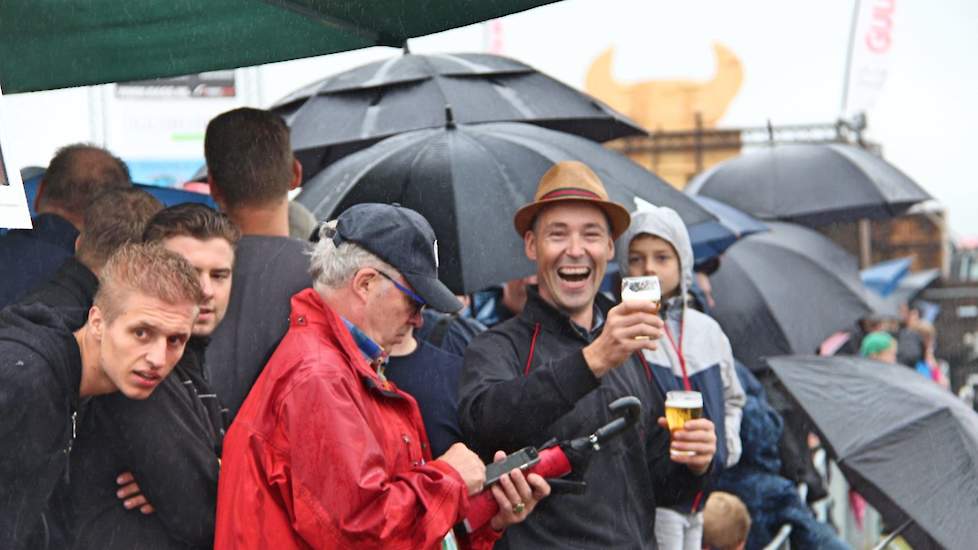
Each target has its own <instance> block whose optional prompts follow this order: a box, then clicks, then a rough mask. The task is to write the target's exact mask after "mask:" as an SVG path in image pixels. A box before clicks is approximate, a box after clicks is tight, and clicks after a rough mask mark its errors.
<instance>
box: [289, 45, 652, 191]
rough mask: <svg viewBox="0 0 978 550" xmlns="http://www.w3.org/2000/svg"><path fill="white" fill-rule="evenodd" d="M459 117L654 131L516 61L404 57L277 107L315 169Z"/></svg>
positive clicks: (601, 133) (308, 169)
mask: <svg viewBox="0 0 978 550" xmlns="http://www.w3.org/2000/svg"><path fill="white" fill-rule="evenodd" d="M446 105H450V106H451V110H452V116H453V118H454V120H455V122H457V123H462V124H471V123H481V122H528V123H531V124H535V125H537V126H543V127H545V128H550V129H553V130H559V131H562V132H568V133H571V134H575V135H579V136H581V137H585V138H588V139H591V140H595V141H608V140H610V139H615V138H619V137H625V136H633V135H641V134H645V133H646V131H645V130H643V129H642V128H641V127H639V126H638V124H637V123H635V122H632V121H631V120H629V119H628V118H627V117H625V115H623V114H621V113H618V112H616V111H614V110H613V109H611V108H610V107H608V106H607V105H605V104H604V103H602V102H601V101H599V100H597V99H595V98H593V97H591V96H589V95H588V94H586V93H584V92H581V91H579V90H576V89H574V88H572V87H570V86H568V85H566V84H564V83H563V82H560V81H559V80H557V79H555V78H553V77H550V76H548V75H546V74H544V73H541V72H539V71H537V70H536V69H534V68H533V67H530V66H529V65H526V64H524V63H521V62H519V61H517V60H515V59H510V58H507V57H503V56H499V55H493V54H486V53H471V54H428V55H417V54H411V53H406V54H404V55H401V56H398V57H395V58H392V59H387V60H384V61H376V62H374V63H368V64H366V65H362V66H359V67H355V68H353V69H350V70H348V71H345V72H342V73H339V74H336V75H333V76H330V77H327V78H325V79H322V80H319V81H317V82H314V83H312V84H310V85H307V86H304V87H302V88H300V89H299V90H296V91H295V92H293V93H291V94H289V95H288V96H287V97H285V98H283V99H282V100H281V101H279V102H278V103H277V104H276V105H275V106H273V107H272V110H273V111H275V112H277V113H279V114H281V115H282V116H283V117H284V118H285V120H286V122H287V123H288V124H289V126H290V127H291V129H292V147H293V149H294V150H295V151H296V156H297V158H298V159H299V161H300V162H302V165H303V169H304V171H305V173H307V174H308V175H309V176H312V175H314V174H316V173H318V172H319V171H320V170H321V169H322V168H323V167H325V166H326V165H328V164H330V163H332V162H335V161H336V160H338V159H339V158H342V157H343V156H346V155H348V154H350V153H352V152H355V151H358V150H360V149H363V148H364V147H367V146H369V145H371V144H373V143H376V142H377V141H380V140H381V139H384V138H386V137H389V136H392V135H395V134H399V133H402V132H407V131H412V130H420V129H423V128H437V127H443V126H444V125H445V124H446V122H447V119H446V110H445V106H446Z"/></svg>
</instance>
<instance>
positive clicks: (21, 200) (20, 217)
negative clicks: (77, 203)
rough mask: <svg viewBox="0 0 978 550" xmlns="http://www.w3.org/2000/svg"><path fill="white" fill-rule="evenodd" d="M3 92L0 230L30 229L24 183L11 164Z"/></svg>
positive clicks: (0, 102) (0, 98)
mask: <svg viewBox="0 0 978 550" xmlns="http://www.w3.org/2000/svg"><path fill="white" fill-rule="evenodd" d="M5 107H6V105H4V101H3V91H0V229H30V228H31V227H32V226H31V214H30V210H28V209H27V196H26V195H24V183H23V182H22V181H21V180H20V170H19V169H18V168H17V165H16V164H15V163H13V162H11V159H10V156H9V154H4V153H9V152H10V146H9V145H10V135H11V129H10V128H9V127H8V126H7V125H6V124H5V122H6V121H5V120H4V117H3V111H4V108H5Z"/></svg>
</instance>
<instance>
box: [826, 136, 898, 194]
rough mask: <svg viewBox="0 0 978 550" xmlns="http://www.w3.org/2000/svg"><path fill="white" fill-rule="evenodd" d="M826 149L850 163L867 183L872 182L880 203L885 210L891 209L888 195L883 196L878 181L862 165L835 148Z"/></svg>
mask: <svg viewBox="0 0 978 550" xmlns="http://www.w3.org/2000/svg"><path fill="white" fill-rule="evenodd" d="M826 148H827V149H828V150H829V151H831V152H832V154H833V155H835V156H838V157H841V158H842V160H843V161H844V162H846V163H848V164H849V165H850V166H852V167H853V168H855V169H856V170H858V171H859V173H860V174H862V175H863V177H864V178H866V181H869V182H872V183H873V184H874V185H871V186H870V187H872V188H873V191H874V192H875V193H876V194H877V196H879V198H880V202H881V203H882V204H883V208H884V209H887V210H888V209H889V205H888V204H887V202H888V199H887V197H886V195H884V194H883V190H882V189H880V186H879V185H876V180H874V179H873V178H872V177H870V175H869V173H868V172H866V170H865V169H863V167H862V165H861V164H860V163H858V162H855V161H853V160H852V159H850V158H849V157H847V156H845V155H843V154H842V153H840V152H839V151H838V150H837V149H835V148H834V147H831V146H828V147H826ZM867 154H872V153H867ZM880 160H882V159H880Z"/></svg>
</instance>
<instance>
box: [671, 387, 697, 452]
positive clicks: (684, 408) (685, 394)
mask: <svg viewBox="0 0 978 550" xmlns="http://www.w3.org/2000/svg"><path fill="white" fill-rule="evenodd" d="M697 418H703V395H702V394H701V393H700V392H698V391H671V392H667V393H666V422H668V423H669V432H670V433H671V434H675V433H676V432H677V431H678V430H681V429H683V426H685V425H686V422H688V421H690V420H694V419H697ZM669 453H670V454H673V455H692V454H694V453H693V452H692V451H675V450H673V449H672V448H670V449H669Z"/></svg>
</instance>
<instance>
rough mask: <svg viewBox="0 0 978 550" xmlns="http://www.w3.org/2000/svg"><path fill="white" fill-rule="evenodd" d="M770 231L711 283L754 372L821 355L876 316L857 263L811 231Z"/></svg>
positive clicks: (739, 353) (789, 227)
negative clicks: (840, 334)
mask: <svg viewBox="0 0 978 550" xmlns="http://www.w3.org/2000/svg"><path fill="white" fill-rule="evenodd" d="M767 225H768V228H769V229H770V231H769V232H766V233H757V234H754V235H750V236H748V237H745V238H743V239H741V240H739V241H737V243H735V244H734V245H733V246H731V247H730V248H729V249H727V251H726V253H725V254H724V255H723V258H722V259H721V261H720V269H719V270H718V271H717V272H716V273H715V274H714V275H713V276H712V277H710V283H711V285H712V287H713V297H714V299H715V300H716V308H715V309H714V311H713V314H714V317H715V318H716V320H717V321H718V322H719V323H720V326H721V327H723V330H724V332H726V334H727V337H728V338H729V339H730V345H731V347H733V352H734V355H735V356H736V357H737V358H738V359H740V360H741V362H743V363H744V364H745V365H747V366H748V367H750V368H751V369H753V370H760V369H763V366H764V364H763V358H764V357H770V356H774V355H784V354H792V353H814V352H815V350H816V348H818V346H819V344H821V343H822V341H823V340H825V338H827V337H828V336H830V335H831V334H832V333H834V332H836V331H838V330H843V329H845V328H848V327H849V326H850V325H852V324H853V323H854V322H856V321H857V320H858V319H860V318H862V317H863V316H865V315H867V314H868V313H870V311H871V308H870V306H869V305H868V304H867V301H866V289H865V287H863V284H862V281H861V280H860V279H859V268H858V266H857V265H856V258H854V257H853V256H852V255H851V254H849V253H848V252H846V251H845V250H843V249H842V248H840V247H839V246H838V245H836V244H835V243H833V242H832V241H830V240H829V239H827V238H825V237H823V236H822V235H820V234H818V233H816V232H815V231H812V230H811V229H807V228H804V227H801V226H799V225H794V224H789V223H781V222H768V224H767Z"/></svg>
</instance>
